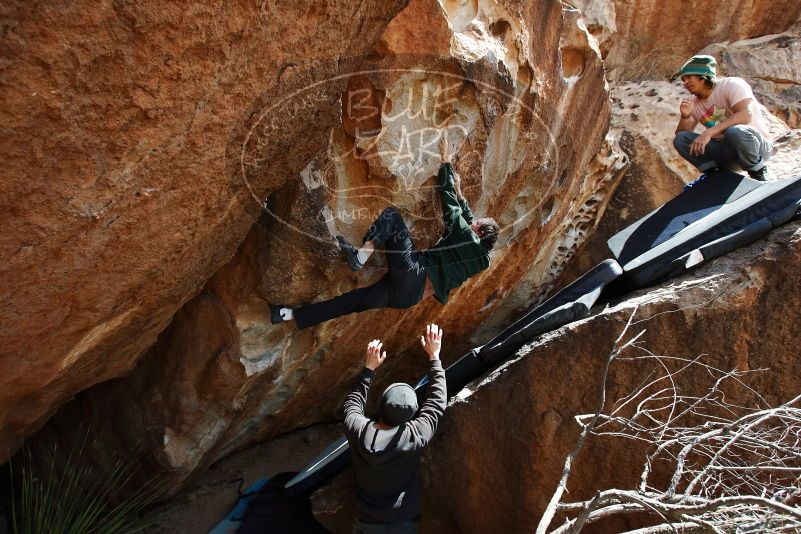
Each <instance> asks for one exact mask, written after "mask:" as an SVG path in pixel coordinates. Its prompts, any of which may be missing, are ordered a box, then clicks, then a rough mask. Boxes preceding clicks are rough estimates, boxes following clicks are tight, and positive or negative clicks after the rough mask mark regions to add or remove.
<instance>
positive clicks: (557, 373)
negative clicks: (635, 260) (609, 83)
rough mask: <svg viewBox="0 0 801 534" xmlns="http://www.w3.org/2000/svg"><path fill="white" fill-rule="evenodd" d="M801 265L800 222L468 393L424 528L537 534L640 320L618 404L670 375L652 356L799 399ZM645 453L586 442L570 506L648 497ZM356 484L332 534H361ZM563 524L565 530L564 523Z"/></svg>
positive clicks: (457, 411) (334, 509)
mask: <svg viewBox="0 0 801 534" xmlns="http://www.w3.org/2000/svg"><path fill="white" fill-rule="evenodd" d="M799 265H801V225H799V224H798V223H791V224H789V225H787V226H785V227H783V228H780V229H778V230H776V231H774V232H773V233H772V234H770V235H769V236H768V237H767V238H766V239H764V240H763V241H760V242H757V243H755V244H753V245H750V246H749V247H746V248H743V249H740V250H737V251H735V252H733V253H730V254H728V255H727V256H725V257H722V258H718V259H716V260H714V261H713V262H710V263H709V264H708V265H706V266H704V267H702V268H699V269H698V270H697V271H694V272H691V273H688V274H687V275H685V276H682V277H681V278H677V279H675V280H671V281H668V282H665V283H664V284H661V285H659V286H657V287H653V288H650V289H648V290H643V291H639V292H636V293H633V294H631V295H627V296H626V297H625V300H622V301H620V302H613V303H612V305H611V306H610V307H608V308H605V309H596V310H595V313H594V315H592V316H591V317H589V318H588V319H585V320H582V321H579V322H576V323H572V324H570V325H568V326H565V327H563V328H561V329H559V330H556V331H554V332H551V333H549V334H546V335H544V336H543V337H542V338H540V339H539V340H538V341H536V342H535V343H533V344H531V345H529V346H527V347H524V348H523V349H521V351H520V352H519V353H518V354H517V356H516V357H515V358H514V359H512V360H510V361H509V362H507V363H506V364H504V365H503V366H502V367H500V368H499V369H497V370H496V371H494V372H492V373H491V374H489V375H487V376H484V377H482V378H481V379H479V380H477V381H475V382H473V383H471V384H469V385H468V386H467V387H466V388H465V389H464V390H463V391H462V392H461V393H460V394H459V395H458V396H457V398H455V399H454V400H452V401H451V403H450V405H449V407H448V410H447V411H446V414H445V417H444V418H443V420H442V422H441V425H440V427H439V429H438V430H437V434H436V435H435V437H434V440H433V441H432V443H431V446H430V447H429V448H428V449H427V450H426V453H425V454H424V457H423V460H424V462H423V472H422V474H423V487H424V491H423V496H424V502H423V514H422V517H423V525H422V528H423V529H424V530H426V529H427V530H428V531H431V532H465V533H473V532H476V533H479V532H511V533H517V532H521V533H522V532H531V531H532V530H533V527H534V525H535V524H536V522H537V521H538V519H539V517H540V516H541V514H542V512H543V511H544V509H545V507H546V505H547V503H548V500H549V499H550V497H551V495H552V494H553V491H554V490H555V489H556V485H557V483H558V481H559V478H560V476H561V474H562V468H563V466H564V461H565V458H566V456H567V455H568V454H569V453H570V451H571V450H572V449H573V446H574V444H575V442H576V439H577V437H578V435H579V431H580V427H579V426H578V424H577V423H576V421H575V419H574V416H576V415H578V414H588V413H589V414H592V413H594V412H595V410H596V409H597V406H598V400H599V396H600V390H601V388H600V384H601V377H602V368H603V364H604V362H605V361H606V358H607V357H608V354H609V352H610V351H611V349H612V346H613V344H614V342H615V339H616V338H617V337H618V336H619V335H620V334H621V332H622V331H623V330H624V327H625V325H626V322H627V321H628V320H629V318H630V317H631V316H632V314H635V315H634V320H633V324H632V326H631V327H630V328H629V330H628V334H627V335H626V336H625V338H624V340H628V339H631V338H632V337H634V336H635V335H636V334H638V333H639V332H640V331H642V330H645V333H644V334H643V336H642V338H640V340H641V349H632V350H629V351H627V352H624V353H623V354H622V355H621V357H620V359H619V360H618V361H617V362H615V363H613V364H612V366H611V367H610V373H609V376H608V380H607V383H608V387H607V389H606V391H607V406H608V407H609V406H614V405H616V403H617V402H618V401H619V400H620V399H622V398H624V397H625V396H626V395H628V394H629V393H631V392H633V391H635V390H636V388H638V387H639V386H641V385H642V384H643V383H645V382H646V381H647V380H648V378H649V377H650V379H651V380H653V379H654V377H655V376H659V373H660V372H661V367H660V365H659V364H657V363H656V361H655V360H654V359H652V358H646V357H647V356H648V351H650V352H651V353H653V354H656V355H660V356H663V357H665V359H664V360H663V361H664V362H666V365H667V367H668V368H671V369H673V370H674V371H675V368H676V367H677V366H680V365H681V364H678V365H677V363H676V361H675V360H673V361H671V359H678V358H685V359H693V358H696V357H698V356H699V355H700V356H701V359H700V362H701V363H702V364H704V365H708V366H711V367H714V368H717V369H720V370H723V371H730V370H734V369H737V370H739V371H747V370H753V371H754V373H753V374H750V375H745V376H744V377H742V379H743V381H744V383H746V384H747V385H748V386H750V387H752V388H753V390H754V391H756V392H758V393H759V394H760V395H762V399H760V398H758V397H757V396H755V395H753V394H751V393H749V392H748V391H747V390H746V389H745V388H737V387H734V388H727V389H726V391H727V395H728V398H729V400H735V402H741V403H743V404H744V405H747V406H759V407H760V408H764V407H766V405H765V403H767V404H768V405H772V406H776V405H778V404H781V403H783V402H786V401H788V400H790V399H792V398H793V397H795V396H796V395H797V394H798V391H799V390H801V363H800V362H799V359H798V355H797V348H796V347H797V345H796V342H795V340H796V339H797V338H798V336H799V335H801V328H800V327H799V325H798V321H797V320H796V315H797V313H796V311H797V309H798V302H797V300H796V299H798V298H800V297H801V280H800V279H799V277H798V276H797V275H796V271H797V270H798V267H799ZM637 357H639V359H628V360H627V358H637ZM757 370H759V371H757ZM651 373H655V374H651ZM714 380H715V379H714V378H712V375H711V374H710V373H708V372H707V371H702V370H701V369H700V368H698V369H697V370H695V369H693V372H685V373H682V374H678V375H677V377H676V378H675V384H676V385H677V386H678V387H679V388H682V390H683V391H684V392H685V394H691V395H702V394H704V393H705V392H706V391H707V388H709V387H710V386H712V385H713V383H714ZM606 413H609V411H608V410H607V412H606ZM623 413H625V412H623ZM646 453H647V450H646V449H645V448H644V447H643V446H641V445H640V444H638V443H637V442H635V441H634V440H625V439H619V438H618V439H615V438H611V437H590V438H588V440H587V443H586V444H585V446H584V448H583V450H582V452H581V453H580V455H579V456H578V457H577V460H576V461H575V462H574V465H573V468H572V475H571V478H570V480H569V483H568V486H567V490H568V492H567V493H566V494H565V498H564V499H563V502H574V501H578V500H582V499H590V498H592V497H593V495H594V494H595V492H596V491H600V490H604V489H611V488H622V489H634V488H636V487H637V486H638V484H639V482H640V474H641V472H642V469H643V467H644V461H645V454H646ZM657 472H658V467H657ZM658 478H659V475H658V474H655V475H653V476H652V477H651V479H650V481H651V482H656V479H658ZM350 480H351V473H349V472H346V473H343V474H342V475H340V476H339V477H338V478H337V479H336V480H335V481H334V482H333V483H332V484H331V485H329V486H328V487H326V488H323V489H321V490H319V491H318V492H317V493H315V494H314V495H313V497H312V503H313V508H314V511H315V514H316V516H317V517H318V519H319V520H320V521H321V522H323V524H324V525H325V526H326V527H327V528H329V529H330V530H331V531H332V532H343V533H344V532H349V524H348V521H349V517H352V515H351V514H352V510H351V504H350V503H351V500H352V499H351V493H350V491H351V489H352V488H351V486H350ZM558 517H559V516H557V520H556V521H555V522H554V525H559V524H561V521H560V520H559V519H558ZM635 521H636V520H634V521H631V522H628V521H619V522H613V523H611V522H610V523H605V524H603V525H594V528H595V529H597V530H594V531H598V532H623V531H628V530H631V529H633V528H638V527H642V526H645V525H644V524H641V523H638V522H635Z"/></svg>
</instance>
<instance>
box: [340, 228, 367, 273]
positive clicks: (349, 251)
mask: <svg viewBox="0 0 801 534" xmlns="http://www.w3.org/2000/svg"><path fill="white" fill-rule="evenodd" d="M337 242H338V243H339V248H340V250H342V253H343V254H345V259H346V260H348V265H350V268H351V269H353V270H354V271H358V270H359V269H361V268H362V267H363V265H362V262H360V261H359V251H358V250H357V249H356V247H354V246H353V245H351V244H350V243H348V240H347V239H345V238H344V237H342V236H341V235H338V236H337Z"/></svg>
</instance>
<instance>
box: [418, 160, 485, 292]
mask: <svg viewBox="0 0 801 534" xmlns="http://www.w3.org/2000/svg"><path fill="white" fill-rule="evenodd" d="M439 193H440V198H441V200H442V216H443V217H444V219H445V234H444V235H443V236H442V237H441V238H440V240H439V241H437V244H436V245H434V247H433V248H430V249H428V250H426V251H424V252H423V254H422V263H423V267H424V268H425V270H426V273H427V274H428V277H429V278H430V279H431V283H432V284H433V286H434V295H435V296H436V297H437V300H439V301H440V302H441V303H443V304H445V303H447V302H448V293H450V291H451V289H455V288H457V287H459V286H460V285H462V283H463V282H464V281H465V280H467V279H468V278H470V277H471V276H474V275H476V274H478V273H480V272H481V271H483V270H484V269H486V268H487V267H489V264H490V259H489V252H488V251H487V250H485V249H484V246H483V245H482V244H481V241H480V240H479V238H478V235H477V234H476V233H475V232H474V231H473V229H472V228H470V223H471V222H473V212H471V211H470V207H469V206H468V205H467V202H466V201H464V200H459V199H457V198H456V189H455V188H454V186H453V167H451V164H450V163H443V164H442V165H440V167H439Z"/></svg>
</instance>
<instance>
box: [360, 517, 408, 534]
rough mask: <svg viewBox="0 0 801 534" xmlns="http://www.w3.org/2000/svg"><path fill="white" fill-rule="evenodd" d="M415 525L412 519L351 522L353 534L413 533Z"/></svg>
mask: <svg viewBox="0 0 801 534" xmlns="http://www.w3.org/2000/svg"><path fill="white" fill-rule="evenodd" d="M416 532H417V527H415V524H414V521H406V522H405V523H367V522H364V521H360V520H358V519H357V520H356V521H354V523H353V534H415V533H416Z"/></svg>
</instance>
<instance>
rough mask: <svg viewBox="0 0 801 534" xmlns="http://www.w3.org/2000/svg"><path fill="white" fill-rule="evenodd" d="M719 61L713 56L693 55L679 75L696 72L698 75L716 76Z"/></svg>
mask: <svg viewBox="0 0 801 534" xmlns="http://www.w3.org/2000/svg"><path fill="white" fill-rule="evenodd" d="M717 65H718V63H717V61H715V58H713V57H712V56H693V57H692V58H691V59H690V61H688V62H687V63H685V64H684V66H683V67H682V68H681V71H679V76H686V75H688V74H696V75H698V76H711V77H712V78H714V77H715V76H716V74H715V67H717Z"/></svg>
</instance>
